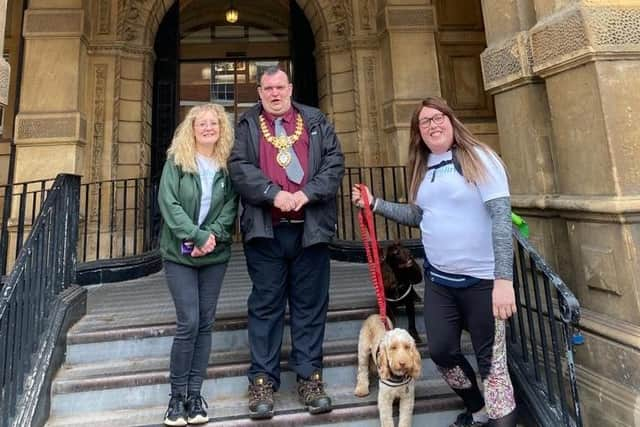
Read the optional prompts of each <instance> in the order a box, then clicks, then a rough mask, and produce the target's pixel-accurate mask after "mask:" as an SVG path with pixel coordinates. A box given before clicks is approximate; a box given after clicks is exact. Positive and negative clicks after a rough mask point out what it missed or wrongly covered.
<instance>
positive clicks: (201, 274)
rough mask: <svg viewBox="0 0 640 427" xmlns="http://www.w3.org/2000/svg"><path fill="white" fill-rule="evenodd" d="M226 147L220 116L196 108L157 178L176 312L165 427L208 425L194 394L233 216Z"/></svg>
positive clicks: (210, 107) (207, 107)
mask: <svg viewBox="0 0 640 427" xmlns="http://www.w3.org/2000/svg"><path fill="white" fill-rule="evenodd" d="M232 145H233V128H232V127H231V124H230V123H229V119H228V118H227V115H226V113H225V111H224V108H223V107H221V106H220V105H216V104H204V105H198V106H196V107H193V108H191V110H189V112H188V113H187V116H186V117H185V119H184V120H183V121H182V123H180V125H179V126H178V128H177V129H176V132H175V135H174V137H173V141H172V142H171V146H170V147H169V150H168V151H167V162H166V163H165V165H164V168H163V170H162V178H161V179H160V189H159V192H158V204H159V205H160V212H161V213H162V218H163V220H164V224H163V226H162V232H161V237H160V253H161V254H162V257H163V260H164V269H165V273H166V277H167V284H168V286H169V291H170V292H171V296H172V298H173V302H174V305H175V308H176V335H175V338H174V340H173V346H172V348H171V362H170V367H169V370H170V378H171V399H170V400H169V407H168V408H167V411H166V413H165V417H164V424H165V425H168V426H186V425H187V423H188V424H203V423H206V422H208V421H209V418H208V417H207V412H206V411H205V410H204V408H203V404H204V406H205V407H206V402H205V401H204V399H203V398H202V396H201V394H200V391H201V389H202V382H203V380H204V377H205V374H206V370H207V365H208V362H209V352H210V351H211V330H212V327H213V321H214V317H215V312H216V306H217V303H218V295H219V294H220V288H221V286H222V280H223V278H224V274H225V271H226V269H227V263H228V261H229V258H230V256H231V238H232V234H233V224H234V222H235V218H236V214H237V210H238V196H237V195H236V193H235V192H234V191H233V188H232V186H231V181H230V179H229V174H228V172H227V160H228V158H229V154H230V152H231V147H232Z"/></svg>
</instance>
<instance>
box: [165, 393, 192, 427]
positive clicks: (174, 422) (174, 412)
mask: <svg viewBox="0 0 640 427" xmlns="http://www.w3.org/2000/svg"><path fill="white" fill-rule="evenodd" d="M164 425H166V426H186V425H187V411H186V410H185V408H184V396H183V395H181V394H178V395H176V396H171V399H169V407H168V408H167V412H165V413H164Z"/></svg>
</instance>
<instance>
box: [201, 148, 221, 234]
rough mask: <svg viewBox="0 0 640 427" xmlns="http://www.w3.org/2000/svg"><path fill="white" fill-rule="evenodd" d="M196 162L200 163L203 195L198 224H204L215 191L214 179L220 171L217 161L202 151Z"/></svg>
mask: <svg viewBox="0 0 640 427" xmlns="http://www.w3.org/2000/svg"><path fill="white" fill-rule="evenodd" d="M196 162H197V163H198V175H200V187H201V188H202V195H201V196H200V213H199V215H198V225H202V223H203V222H204V220H205V218H206V217H207V214H208V213H209V208H211V194H212V193H213V179H214V178H215V176H216V173H218V169H219V168H218V165H217V164H216V162H215V161H214V160H213V159H211V158H209V157H205V156H203V155H202V154H200V153H197V154H196Z"/></svg>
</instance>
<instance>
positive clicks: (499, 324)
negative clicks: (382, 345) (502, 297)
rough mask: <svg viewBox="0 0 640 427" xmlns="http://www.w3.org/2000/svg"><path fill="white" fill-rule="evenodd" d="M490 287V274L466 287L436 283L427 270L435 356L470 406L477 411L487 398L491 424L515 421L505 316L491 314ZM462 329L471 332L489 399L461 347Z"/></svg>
mask: <svg viewBox="0 0 640 427" xmlns="http://www.w3.org/2000/svg"><path fill="white" fill-rule="evenodd" d="M492 292H493V281H492V280H482V281H481V282H480V283H478V284H476V285H473V286H471V287H468V288H452V287H447V286H441V285H438V284H434V283H432V282H431V281H430V280H429V276H428V275H425V293H424V322H425V327H426V331H427V338H428V341H429V351H430V353H431V358H432V360H433V361H434V363H435V364H436V366H437V367H438V370H439V371H440V373H441V374H442V376H443V378H444V379H445V381H446V382H447V383H448V384H449V386H450V387H451V388H452V389H453V390H454V391H455V392H456V393H457V394H458V395H459V396H460V397H461V398H462V400H463V401H464V403H465V406H466V407H467V409H468V410H470V411H472V412H476V411H478V410H480V409H482V408H483V407H484V406H485V404H486V409H487V414H488V415H489V418H491V419H492V420H494V423H493V424H492V425H499V426H510V425H514V426H515V413H514V409H515V399H514V395H513V387H512V385H511V379H510V377H509V372H508V367H507V355H506V338H505V322H504V321H502V320H496V319H495V318H494V317H493V309H492ZM462 329H467V330H468V331H469V334H470V336H471V343H472V345H473V350H474V352H475V355H476V360H477V362H478V370H479V371H480V377H481V378H482V381H483V386H484V392H485V398H486V402H485V398H483V396H482V393H481V392H480V388H479V387H478V384H477V381H476V374H475V372H474V370H473V368H472V367H471V365H470V364H469V362H468V361H467V359H466V358H465V357H464V355H463V354H462V350H461V348H460V338H461V335H462ZM499 420H500V421H499ZM495 421H499V422H498V423H496V422H495Z"/></svg>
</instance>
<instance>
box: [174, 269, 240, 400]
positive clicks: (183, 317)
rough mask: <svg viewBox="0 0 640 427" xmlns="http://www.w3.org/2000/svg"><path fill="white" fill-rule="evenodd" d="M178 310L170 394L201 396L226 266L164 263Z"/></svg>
mask: <svg viewBox="0 0 640 427" xmlns="http://www.w3.org/2000/svg"><path fill="white" fill-rule="evenodd" d="M164 269H165V273H166V276H167V283H168V285H169V291H170V292H171V297H172V298H173V302H174V304H175V307H176V336H175V338H174V339H173V346H172V347H171V362H170V367H169V371H170V376H171V394H172V395H177V394H182V395H187V394H190V395H191V394H200V390H201V389H202V382H203V380H204V378H205V376H206V373H207V366H208V364H209V352H210V351H211V330H212V327H213V321H214V318H215V315H216V307H217V305H218V296H219V295H220V288H221V287H222V280H223V278H224V274H225V272H226V270H227V263H224V264H212V265H206V266H202V267H190V266H188V265H182V264H177V263H174V262H171V261H165V262H164Z"/></svg>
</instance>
